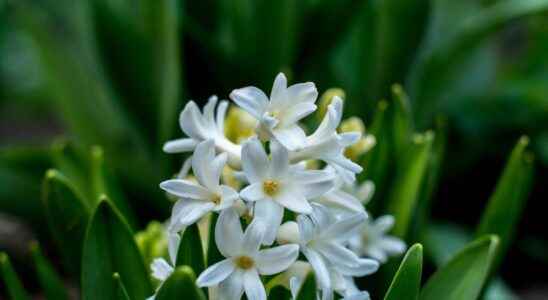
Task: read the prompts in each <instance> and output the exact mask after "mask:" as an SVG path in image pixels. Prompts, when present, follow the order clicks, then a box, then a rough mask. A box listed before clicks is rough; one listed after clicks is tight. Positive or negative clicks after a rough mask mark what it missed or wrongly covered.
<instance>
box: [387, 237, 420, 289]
mask: <svg viewBox="0 0 548 300" xmlns="http://www.w3.org/2000/svg"><path fill="white" fill-rule="evenodd" d="M421 276H422V245H420V244H415V245H413V246H412V247H411V248H409V250H408V251H407V254H405V257H404V258H403V261H402V262H401V264H400V267H399V269H398V271H397V272H396V275H395V276H394V279H393V281H392V283H391V284H390V287H389V288H388V292H387V293H386V295H385V296H384V300H398V299H409V300H416V299H418V298H419V289H420V284H421Z"/></svg>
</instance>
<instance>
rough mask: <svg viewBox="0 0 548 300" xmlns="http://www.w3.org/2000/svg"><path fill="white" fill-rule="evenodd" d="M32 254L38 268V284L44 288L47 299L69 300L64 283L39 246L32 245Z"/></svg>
mask: <svg viewBox="0 0 548 300" xmlns="http://www.w3.org/2000/svg"><path fill="white" fill-rule="evenodd" d="M30 252H31V255H32V259H33V260H34V265H35V267H36V275H37V277H38V282H39V283H40V287H41V288H42V291H43V292H44V295H45V297H46V299H48V300H63V299H68V294H67V290H66V288H65V286H64V285H63V281H62V280H61V278H60V277H59V275H58V274H57V272H55V270H54V269H53V266H52V265H51V263H50V262H49V261H48V260H47V259H46V258H45V257H44V256H43V255H42V252H41V251H40V247H39V246H38V244H36V243H33V244H31V246H30Z"/></svg>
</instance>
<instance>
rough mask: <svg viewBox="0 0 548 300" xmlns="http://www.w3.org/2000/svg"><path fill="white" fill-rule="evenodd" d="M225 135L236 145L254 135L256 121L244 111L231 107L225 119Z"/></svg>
mask: <svg viewBox="0 0 548 300" xmlns="http://www.w3.org/2000/svg"><path fill="white" fill-rule="evenodd" d="M224 125H225V135H226V137H227V138H228V139H229V140H231V141H232V142H234V143H236V144H240V143H241V142H242V141H244V140H245V139H247V138H249V137H251V136H252V135H254V134H255V128H256V127H257V120H256V119H255V118H253V116H251V115H250V114H249V113H247V112H246V111H245V110H243V109H241V108H239V107H235V106H232V107H230V109H229V111H228V114H227V116H226V119H225V124H224Z"/></svg>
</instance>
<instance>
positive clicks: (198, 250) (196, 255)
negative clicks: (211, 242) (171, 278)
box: [177, 224, 205, 274]
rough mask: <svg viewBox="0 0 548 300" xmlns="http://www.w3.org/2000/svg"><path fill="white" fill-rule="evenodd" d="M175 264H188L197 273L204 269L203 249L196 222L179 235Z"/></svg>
mask: <svg viewBox="0 0 548 300" xmlns="http://www.w3.org/2000/svg"><path fill="white" fill-rule="evenodd" d="M177 266H190V267H191V268H192V270H193V271H194V272H196V273H197V274H200V273H202V271H204V269H205V260H204V250H203V248H202V242H201V239H200V231H199V230H198V225H197V224H192V225H190V226H188V227H187V228H186V229H185V231H184V232H183V236H182V237H181V244H180V246H179V252H177Z"/></svg>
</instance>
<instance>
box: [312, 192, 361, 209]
mask: <svg viewBox="0 0 548 300" xmlns="http://www.w3.org/2000/svg"><path fill="white" fill-rule="evenodd" d="M319 202H320V203H322V204H325V205H328V206H332V207H337V208H342V209H346V210H349V211H353V212H359V213H365V208H364V207H363V204H362V203H361V202H360V201H359V200H358V199H356V198H355V197H354V196H352V195H351V194H349V193H346V192H344V191H341V190H334V191H331V192H329V193H327V194H325V195H324V196H323V197H321V199H320V200H319Z"/></svg>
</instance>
